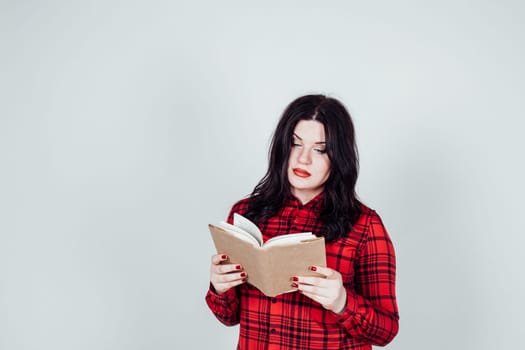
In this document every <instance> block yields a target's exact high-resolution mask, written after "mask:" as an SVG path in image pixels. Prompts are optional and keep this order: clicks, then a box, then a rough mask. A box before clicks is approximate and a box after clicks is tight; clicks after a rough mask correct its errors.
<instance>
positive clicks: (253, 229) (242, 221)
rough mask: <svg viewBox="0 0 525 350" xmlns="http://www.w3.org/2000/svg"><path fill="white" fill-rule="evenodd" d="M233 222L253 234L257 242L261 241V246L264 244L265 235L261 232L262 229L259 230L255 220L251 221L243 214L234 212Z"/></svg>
mask: <svg viewBox="0 0 525 350" xmlns="http://www.w3.org/2000/svg"><path fill="white" fill-rule="evenodd" d="M233 224H234V225H235V226H237V227H239V228H241V229H242V230H243V231H246V232H248V233H249V234H250V235H252V236H253V238H255V239H256V240H257V242H259V246H262V245H263V235H262V233H261V230H259V228H258V227H257V225H255V224H254V223H253V222H251V221H250V220H248V219H247V218H245V217H244V216H242V215H241V214H237V213H234V214H233Z"/></svg>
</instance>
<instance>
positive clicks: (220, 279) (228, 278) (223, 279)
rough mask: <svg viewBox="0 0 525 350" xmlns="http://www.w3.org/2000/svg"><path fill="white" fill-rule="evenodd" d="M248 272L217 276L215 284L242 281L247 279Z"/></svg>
mask: <svg viewBox="0 0 525 350" xmlns="http://www.w3.org/2000/svg"><path fill="white" fill-rule="evenodd" d="M246 276H247V274H246V272H239V273H226V274H223V275H215V276H214V282H217V283H231V282H235V281H240V280H243V279H246Z"/></svg>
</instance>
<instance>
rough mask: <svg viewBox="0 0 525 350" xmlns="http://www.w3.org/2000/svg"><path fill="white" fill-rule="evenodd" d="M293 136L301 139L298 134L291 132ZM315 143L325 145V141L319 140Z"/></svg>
mask: <svg viewBox="0 0 525 350" xmlns="http://www.w3.org/2000/svg"><path fill="white" fill-rule="evenodd" d="M293 136H295V137H297V138H298V139H299V140H301V141H302V140H303V139H302V138H300V137H299V135H297V134H296V133H293ZM314 143H315V144H316V145H326V142H324V141H322V142H321V141H320V142H314Z"/></svg>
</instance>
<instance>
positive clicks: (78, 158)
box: [0, 0, 525, 350]
mask: <svg viewBox="0 0 525 350" xmlns="http://www.w3.org/2000/svg"><path fill="white" fill-rule="evenodd" d="M524 16H525V7H524V5H523V3H522V2H521V1H510V0H506V1H492V2H489V1H443V0H441V1H368V2H365V1H359V2H357V1H329V2H319V1H286V2H284V1H274V2H270V1H265V2H264V3H262V2H261V3H256V4H250V3H249V2H247V1H223V2H212V1H210V2H208V3H204V2H198V1H195V2H191V3H190V2H187V3H182V2H178V1H148V2H146V1H142V2H140V1H129V2H128V1H91V2H87V1H85V2H79V1H9V2H8V1H2V2H1V3H0V39H1V48H0V50H1V52H0V99H1V103H0V118H1V119H0V156H1V158H0V180H1V181H0V191H1V192H0V349H6V350H19V349H79V350H80V349H112V350H113V349H115V350H116V349H182V348H190V347H191V348H193V349H205V348H208V349H209V348H214V349H233V348H234V346H235V341H236V337H237V331H238V329H237V328H226V327H224V326H222V325H221V324H219V323H218V322H217V321H216V320H215V319H214V318H213V316H212V315H211V313H210V312H209V311H208V310H207V308H206V306H205V303H204V295H205V292H206V289H207V286H208V263H209V256H210V255H211V254H212V253H213V246H212V243H211V239H210V237H209V233H208V232H207V227H206V224H207V223H208V222H215V221H219V220H221V219H223V218H224V217H225V215H226V214H227V212H228V209H229V207H230V206H231V205H232V204H233V203H234V202H235V201H236V200H238V199H240V198H242V197H243V196H245V195H246V194H248V193H249V192H250V191H251V190H252V187H253V186H254V185H255V184H256V182H257V181H258V180H259V179H260V178H261V176H262V175H263V174H264V171H265V168H266V152H267V148H268V144H269V139H270V136H271V132H272V130H273V129H274V127H275V125H276V122H277V119H278V117H279V115H280V113H281V111H282V110H283V108H284V107H285V106H286V104H287V103H288V102H290V101H291V100H292V99H294V98H295V97H297V96H299V95H301V94H304V93H310V92H321V93H328V94H330V95H331V96H334V97H337V98H340V99H341V100H342V101H343V102H344V103H345V104H346V105H347V106H348V108H349V110H350V112H351V113H352V115H353V117H354V120H355V124H356V128H357V135H358V145H359V149H360V155H361V173H360V179H359V183H358V192H359V195H360V197H361V198H362V199H363V201H364V202H365V203H366V204H368V205H369V206H371V207H372V208H375V209H377V211H378V212H379V214H380V215H381V217H382V218H383V220H384V222H385V224H386V226H387V228H388V230H389V232H390V234H391V236H392V238H393V240H394V243H395V246H396V249H397V255H398V287H397V292H398V302H399V307H400V312H401V330H400V333H399V335H398V337H397V338H396V339H395V340H394V341H393V342H392V343H391V344H390V345H389V346H388V349H392V350H394V349H404V350H406V349H487V350H488V349H518V348H522V347H523V345H522V344H520V343H521V338H520V337H519V335H518V331H522V330H523V328H524V326H525V324H524V321H523V312H524V304H525V301H524V298H523V295H524V294H525V293H524V292H525V290H524V289H525V281H524V274H523V272H522V271H521V268H520V265H521V266H523V264H524V263H525V261H524V258H523V244H524V243H525V239H524V238H523V234H522V233H523V229H521V227H520V224H521V222H520V221H519V218H520V217H522V215H523V214H522V209H523V202H522V201H523V197H524V186H523V178H524V177H525V174H524V172H525V171H524V166H523V159H522V157H523V155H522V152H521V150H523V149H524V146H525V142H524V141H523V138H522V135H521V134H522V132H523V127H524V123H523V121H522V118H523V109H524V96H525V94H524V93H525V68H524V65H523V62H524V61H525V34H524V33H525V24H524V21H523V18H524Z"/></svg>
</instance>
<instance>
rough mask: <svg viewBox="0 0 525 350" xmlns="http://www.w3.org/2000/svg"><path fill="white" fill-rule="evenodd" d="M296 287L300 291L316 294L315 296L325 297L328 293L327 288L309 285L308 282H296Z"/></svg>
mask: <svg viewBox="0 0 525 350" xmlns="http://www.w3.org/2000/svg"><path fill="white" fill-rule="evenodd" d="M296 288H297V289H298V290H299V291H301V292H306V293H308V294H311V295H316V296H322V297H326V296H327V294H328V290H327V289H326V288H323V287H319V286H315V285H310V284H302V283H299V284H296Z"/></svg>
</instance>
